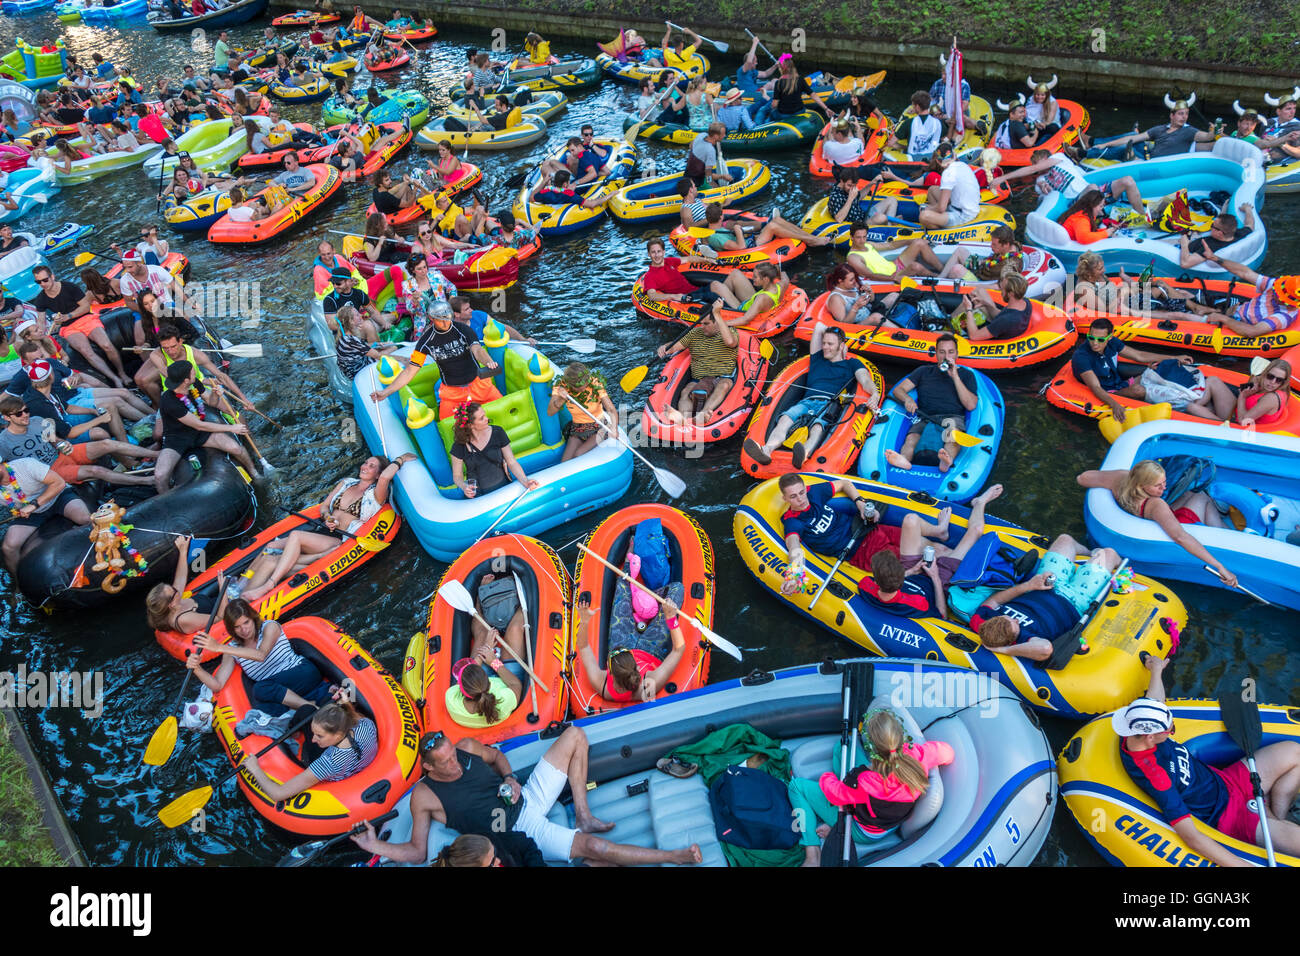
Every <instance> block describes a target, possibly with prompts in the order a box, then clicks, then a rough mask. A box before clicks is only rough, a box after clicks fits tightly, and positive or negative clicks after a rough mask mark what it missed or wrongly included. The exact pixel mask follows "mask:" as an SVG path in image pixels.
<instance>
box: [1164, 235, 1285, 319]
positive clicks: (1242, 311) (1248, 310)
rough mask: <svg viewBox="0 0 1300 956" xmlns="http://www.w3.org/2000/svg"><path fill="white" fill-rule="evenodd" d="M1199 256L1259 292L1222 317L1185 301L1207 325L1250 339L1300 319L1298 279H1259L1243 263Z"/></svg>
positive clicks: (1195, 303)
mask: <svg viewBox="0 0 1300 956" xmlns="http://www.w3.org/2000/svg"><path fill="white" fill-rule="evenodd" d="M1201 254H1202V255H1203V256H1204V258H1205V261H1206V262H1213V263H1214V264H1216V265H1218V266H1220V267H1222V268H1223V269H1226V270H1227V271H1228V272H1230V273H1232V275H1234V276H1236V277H1237V278H1238V279H1241V280H1243V281H1245V282H1248V283H1250V284H1251V285H1253V286H1254V287H1255V289H1256V291H1257V292H1258V295H1256V296H1255V297H1254V298H1253V299H1247V300H1246V301H1245V302H1243V303H1242V304H1241V305H1239V306H1237V309H1236V311H1235V312H1233V313H1232V315H1224V314H1223V313H1222V312H1217V311H1215V310H1214V309H1212V308H1210V307H1208V306H1204V305H1202V304H1201V303H1199V302H1196V301H1195V300H1192V299H1189V300H1187V307H1188V308H1189V309H1191V310H1192V311H1193V312H1196V313H1197V314H1199V315H1202V316H1204V317H1205V321H1206V322H1209V323H1210V324H1211V325H1217V326H1220V327H1222V328H1223V329H1225V330H1227V331H1230V332H1235V333H1236V334H1237V335H1243V336H1245V337H1247V338H1252V339H1253V338H1258V337H1259V336H1261V335H1271V334H1273V333H1274V332H1281V331H1283V330H1284V329H1288V328H1290V327H1291V326H1292V325H1294V324H1295V321H1296V319H1297V317H1300V275H1288V276H1278V277H1277V278H1271V277H1269V276H1266V275H1261V274H1260V273H1258V272H1256V271H1255V270H1254V269H1252V268H1250V266H1248V265H1245V264H1244V263H1241V262H1234V261H1232V260H1231V259H1221V258H1219V256H1218V255H1217V254H1216V253H1214V252H1211V251H1209V250H1208V249H1207V250H1204V251H1203V252H1202V253H1201Z"/></svg>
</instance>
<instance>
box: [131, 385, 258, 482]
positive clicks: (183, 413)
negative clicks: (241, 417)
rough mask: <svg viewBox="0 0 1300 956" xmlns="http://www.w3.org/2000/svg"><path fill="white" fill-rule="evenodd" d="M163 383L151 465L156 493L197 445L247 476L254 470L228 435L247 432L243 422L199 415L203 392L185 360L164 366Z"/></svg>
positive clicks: (202, 405) (240, 448)
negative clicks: (158, 437)
mask: <svg viewBox="0 0 1300 956" xmlns="http://www.w3.org/2000/svg"><path fill="white" fill-rule="evenodd" d="M164 384H165V385H166V388H165V390H164V391H163V393H162V398H161V399H160V400H159V402H158V409H159V418H160V420H161V422H162V452H161V453H160V454H159V455H158V461H157V462H156V463H155V465H154V471H153V476H154V488H156V489H157V491H158V493H159V494H162V493H163V492H165V491H166V490H167V489H168V488H169V487H170V486H171V476H172V472H173V471H174V470H175V468H176V465H177V464H179V462H180V460H181V459H182V458H184V457H185V456H186V455H189V454H192V453H193V452H196V451H198V450H199V449H200V448H212V449H215V450H217V451H221V452H225V453H226V454H227V455H229V456H230V457H232V458H234V459H235V461H237V462H238V463H239V464H240V465H241V466H242V467H243V469H244V470H245V471H246V472H248V473H249V474H250V475H251V474H255V473H256V469H255V468H254V467H253V460H252V459H251V458H250V457H249V455H248V452H246V451H245V450H244V447H243V445H241V444H240V443H239V442H238V441H237V440H236V439H235V438H232V437H231V436H232V435H247V434H248V426H247V425H245V424H244V423H243V422H236V423H235V424H233V425H231V424H227V423H226V422H222V421H215V422H213V421H208V420H207V419H206V418H204V417H203V412H204V410H205V407H204V404H203V402H204V399H203V396H204V394H205V392H206V388H205V387H204V385H203V383H202V382H198V381H196V380H195V377H194V366H193V365H191V364H190V363H189V362H187V361H184V360H182V361H179V362H173V363H172V364H171V365H169V366H168V367H167V378H166V380H165V382H164Z"/></svg>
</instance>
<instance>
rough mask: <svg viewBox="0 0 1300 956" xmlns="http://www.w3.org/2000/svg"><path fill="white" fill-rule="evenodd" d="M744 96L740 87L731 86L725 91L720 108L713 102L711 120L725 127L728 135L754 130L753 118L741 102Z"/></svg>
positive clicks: (715, 101)
mask: <svg viewBox="0 0 1300 956" xmlns="http://www.w3.org/2000/svg"><path fill="white" fill-rule="evenodd" d="M744 95H745V94H744V93H743V92H742V91H741V89H740V87H736V86H733V87H732V88H731V89H729V90H728V91H727V95H726V97H725V98H724V99H723V102H722V105H721V106H718V104H717V100H714V103H713V118H714V119H716V120H717V121H718V122H719V123H721V124H722V125H723V126H725V127H727V132H728V133H731V132H734V131H736V130H740V129H753V128H754V118H753V117H752V116H750V115H749V108H748V107H747V106H745V104H744V103H742V102H741V100H742V99H743V98H744Z"/></svg>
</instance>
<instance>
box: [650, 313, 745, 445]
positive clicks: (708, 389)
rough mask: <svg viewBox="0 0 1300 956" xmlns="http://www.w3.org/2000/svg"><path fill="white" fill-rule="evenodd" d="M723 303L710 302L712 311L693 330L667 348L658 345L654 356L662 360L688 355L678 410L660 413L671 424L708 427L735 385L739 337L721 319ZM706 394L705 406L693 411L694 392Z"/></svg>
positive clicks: (701, 318)
mask: <svg viewBox="0 0 1300 956" xmlns="http://www.w3.org/2000/svg"><path fill="white" fill-rule="evenodd" d="M725 305H726V303H725V302H724V301H723V300H722V299H720V298H719V299H715V300H714V301H713V310H712V311H711V312H706V313H705V314H704V315H702V316H700V318H699V320H698V321H697V322H696V324H695V327H694V328H692V329H691V330H690V331H689V332H687V333H686V334H685V335H684V336H682V337H681V338H680V339H678V340H677V341H676V342H673V343H671V344H670V345H661V346H659V349H658V351H657V353H656V354H658V356H659V357H660V358H661V359H667V358H671V357H672V356H674V355H676V354H677V353H678V352H688V353H689V354H690V356H691V374H690V381H688V382H687V383H686V384H685V385H684V386H683V387H682V390H681V397H680V399H679V400H678V402H677V407H676V408H674V407H672V406H671V405H669V406H667V407H666V408H664V410H663V417H664V418H665V419H666V420H667V421H669V422H672V423H674V424H678V425H684V424H687V423H692V424H696V425H707V424H708V423H709V420H710V419H711V418H712V417H713V412H714V410H715V409H716V408H717V407H718V406H719V405H721V404H722V400H723V399H724V398H726V397H727V393H728V392H730V391H731V387H732V386H733V385H735V383H736V369H737V366H736V356H737V354H738V352H739V347H740V336H739V335H738V334H737V333H736V330H735V329H734V328H732V327H731V326H730V325H728V324H727V323H726V322H725V321H724V320H723V318H722V309H723V308H724V307H725ZM697 391H701V392H705V393H706V395H705V399H704V406H703V407H702V408H701V409H700V411H699V412H698V413H696V412H695V393H696V392H697Z"/></svg>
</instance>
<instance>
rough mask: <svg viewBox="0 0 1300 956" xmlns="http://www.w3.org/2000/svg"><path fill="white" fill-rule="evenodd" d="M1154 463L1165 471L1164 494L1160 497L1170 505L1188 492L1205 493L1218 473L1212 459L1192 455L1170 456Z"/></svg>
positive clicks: (1158, 459)
mask: <svg viewBox="0 0 1300 956" xmlns="http://www.w3.org/2000/svg"><path fill="white" fill-rule="evenodd" d="M1156 463H1157V464H1158V465H1160V467H1161V468H1163V469H1164V470H1165V493H1164V494H1163V495H1161V496H1160V497H1162V498H1163V499H1164V500H1165V501H1167V502H1169V503H1170V504H1173V503H1174V502H1175V501H1177V500H1178V499H1179V498H1181V497H1182V496H1183V495H1185V494H1187V493H1188V492H1193V491H1205V490H1206V489H1207V488H1209V487H1210V485H1211V484H1213V482H1214V477H1215V475H1216V474H1217V472H1218V467H1217V466H1216V465H1215V464H1214V461H1213V459H1210V458H1197V457H1196V456H1194V455H1170V456H1169V457H1168V458H1157V459H1156Z"/></svg>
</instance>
